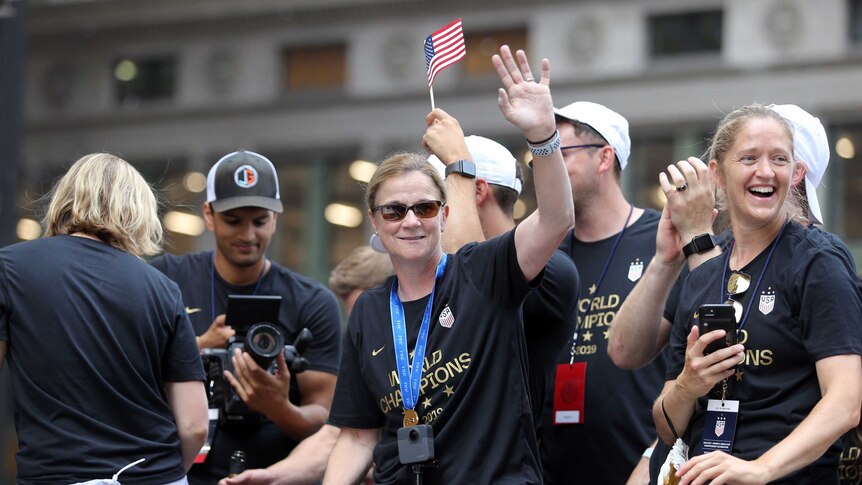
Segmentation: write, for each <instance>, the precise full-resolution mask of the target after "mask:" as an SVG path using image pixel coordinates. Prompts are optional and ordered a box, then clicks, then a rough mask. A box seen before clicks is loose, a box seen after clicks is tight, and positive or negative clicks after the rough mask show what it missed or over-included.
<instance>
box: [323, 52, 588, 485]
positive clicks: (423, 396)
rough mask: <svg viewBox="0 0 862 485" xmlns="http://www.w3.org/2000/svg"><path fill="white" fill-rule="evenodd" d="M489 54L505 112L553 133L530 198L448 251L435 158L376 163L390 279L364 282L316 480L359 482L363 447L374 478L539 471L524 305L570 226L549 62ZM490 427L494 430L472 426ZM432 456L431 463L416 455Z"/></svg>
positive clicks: (538, 135)
mask: <svg viewBox="0 0 862 485" xmlns="http://www.w3.org/2000/svg"><path fill="white" fill-rule="evenodd" d="M493 63H494V65H495V67H496V69H497V72H498V74H499V75H500V79H501V80H502V81H503V87H504V89H501V90H500V91H499V103H500V109H501V110H502V111H503V114H504V116H505V117H506V119H507V120H509V121H510V122H511V123H513V124H514V125H515V126H517V127H518V128H520V129H521V130H522V132H523V134H524V136H525V138H527V139H528V140H547V142H548V143H547V145H548V146H547V147H541V150H539V149H536V150H535V151H534V156H535V160H536V163H535V169H534V173H535V185H536V193H537V202H538V206H539V208H538V209H537V211H536V212H534V213H533V214H532V215H531V216H530V217H528V218H527V219H526V220H525V221H524V222H522V223H521V225H520V226H518V228H517V229H514V230H512V231H509V232H507V233H505V234H502V235H501V236H499V237H496V238H493V239H490V240H488V241H485V242H482V243H478V244H475V243H474V244H468V245H466V246H464V247H463V248H461V249H460V250H459V251H458V252H457V253H455V254H445V253H444V252H443V250H442V248H441V234H442V232H443V230H444V229H445V226H446V217H447V216H448V212H449V207H448V206H447V205H446V190H445V186H444V184H443V180H441V178H440V175H439V174H438V172H437V169H436V168H434V167H433V166H432V165H431V164H429V163H428V162H427V160H426V156H425V155H419V154H410V153H404V154H397V155H394V156H392V157H390V158H388V159H386V160H384V161H383V162H381V164H380V166H379V167H378V168H377V170H376V171H375V173H374V175H373V176H372V177H371V180H370V182H369V184H368V188H367V192H366V203H367V205H368V217H369V218H370V220H371V223H372V225H373V226H374V231H375V233H376V235H377V238H376V239H375V241H376V243H379V245H378V246H379V247H382V248H384V249H385V250H386V251H387V252H388V253H389V257H390V259H391V261H392V265H393V267H394V269H395V278H393V279H390V280H387V284H385V285H382V286H378V287H376V288H372V289H369V290H366V291H365V292H363V293H362V295H361V296H360V297H359V299H358V300H357V301H356V305H355V306H354V308H353V312H352V313H351V314H350V322H349V324H348V328H347V333H346V336H345V339H344V349H343V352H342V362H341V366H340V371H339V378H338V384H337V387H336V393H335V399H334V401H333V405H332V412H331V413H330V422H332V423H333V424H335V425H337V426H340V427H341V428H342V431H341V434H340V436H339V439H338V442H337V444H336V446H335V449H334V450H333V453H332V457H331V458H330V460H329V465H328V469H327V474H326V480H325V483H355V482H357V481H358V480H359V479H360V478H361V477H362V476H364V474H365V472H366V471H367V469H368V467H369V466H370V465H371V461H372V454H373V456H374V458H375V459H374V463H375V469H374V481H375V482H376V483H377V482H379V483H408V482H412V481H413V480H412V479H411V468H412V471H413V473H416V470H417V469H418V470H420V472H419V473H424V474H427V475H429V481H431V482H433V483H501V482H507V483H539V482H541V474H540V472H539V465H538V457H537V452H536V448H537V447H536V442H535V435H534V433H533V430H532V427H533V423H532V420H531V416H530V413H529V412H525V410H527V409H529V406H530V404H529V395H528V391H527V387H526V384H525V382H526V369H525V366H524V362H525V359H526V356H525V354H524V333H523V324H522V321H521V317H520V311H519V308H520V305H521V302H522V301H523V300H524V298H525V297H526V295H527V292H528V291H529V289H530V285H531V284H539V282H540V281H541V276H540V275H541V272H542V269H543V268H544V266H545V264H546V263H547V261H548V259H549V258H550V257H551V255H552V254H553V253H554V251H555V249H556V247H557V246H558V245H559V243H560V241H561V240H562V239H563V237H564V235H565V234H566V232H567V231H568V230H569V229H570V228H571V226H572V223H573V221H574V209H573V206H572V201H571V187H570V186H569V183H568V178H567V177H566V171H565V166H564V165H563V158H562V155H561V154H560V150H559V134H558V133H557V132H556V131H555V122H554V113H553V105H552V102H551V96H550V91H549V89H548V82H549V72H550V66H549V63H548V61H547V60H543V62H542V76H541V80H540V81H538V82H536V81H532V79H534V76H533V75H532V74H531V72H530V69H529V66H528V64H527V61H526V55H525V54H524V53H523V52H521V51H519V52H518V53H517V60H516V59H515V57H514V56H513V55H512V53H511V51H510V50H509V48H508V47H505V46H504V47H503V48H502V49H501V51H500V56H494V58H493ZM527 79H530V80H531V81H527ZM549 134H551V136H550V137H549V136H548V135H549ZM539 211H541V217H539ZM376 243H375V244H376ZM438 323H439V324H438ZM410 362H413V365H411V364H410ZM394 376H398V378H397V379H395V378H394ZM411 436H416V437H419V440H418V441H417V442H415V443H414V441H416V440H415V439H412V438H410V437H411ZM487 436H494V439H493V440H484V441H483V440H474V439H469V437H487ZM465 437H467V438H468V439H465ZM480 443H482V444H480ZM417 445H418V446H417ZM402 448H404V449H403V450H402ZM419 448H421V449H422V453H421V454H417V451H418V449H419ZM428 452H430V456H429V455H428ZM431 459H434V460H435V461H436V463H437V466H436V467H422V465H423V464H426V463H427V462H428V460H431ZM414 463H415V464H417V466H418V468H417V467H411V466H410V464H414Z"/></svg>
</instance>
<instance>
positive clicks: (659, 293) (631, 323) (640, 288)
mask: <svg viewBox="0 0 862 485" xmlns="http://www.w3.org/2000/svg"><path fill="white" fill-rule="evenodd" d="M657 234H658V235H657V236H656V254H655V257H653V259H652V261H650V263H649V265H648V266H647V269H646V271H644V274H643V276H642V277H641V279H640V280H639V281H638V283H637V285H635V287H634V288H633V289H632V292H631V293H629V296H627V297H626V299H625V301H624V302H623V305H622V307H620V309H619V311H618V312H617V315H616V317H614V324H613V325H611V327H610V330H609V332H608V355H610V357H611V360H612V361H613V363H614V364H616V365H617V367H621V368H623V369H637V368H638V367H641V366H643V365H646V364H647V363H648V362H649V361H651V360H652V359H653V358H654V357H655V356H656V355H658V353H659V352H661V349H663V348H664V346H665V345H666V344H667V341H668V338H669V336H670V330H671V322H670V321H669V320H668V319H666V318H664V316H663V310H664V306H665V302H666V301H667V298H668V295H669V294H670V291H671V288H672V287H673V285H674V284H675V283H676V279H677V278H678V277H679V272H680V270H681V269H682V263H683V261H682V253H681V252H680V250H679V249H678V248H679V247H680V246H679V244H678V242H677V240H676V238H675V236H674V229H673V224H672V223H671V219H670V208H669V207H668V206H665V208H664V210H662V213H661V221H659V225H658V233H657Z"/></svg>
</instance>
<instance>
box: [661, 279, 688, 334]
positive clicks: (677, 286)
mask: <svg viewBox="0 0 862 485" xmlns="http://www.w3.org/2000/svg"><path fill="white" fill-rule="evenodd" d="M686 275H688V267H687V266H686V267H684V268H683V270H682V272H681V273H680V275H679V277H677V279H676V282H675V283H674V284H673V287H671V289H670V294H669V295H668V296H667V301H666V302H665V304H664V313H663V316H664V318H665V319H666V320H667V321H669V322H670V324H671V325H673V322H674V320H675V319H676V307H678V306H679V293H680V292H681V291H682V281H683V280H684V279H685V276H686Z"/></svg>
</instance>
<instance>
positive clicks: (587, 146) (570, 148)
mask: <svg viewBox="0 0 862 485" xmlns="http://www.w3.org/2000/svg"><path fill="white" fill-rule="evenodd" d="M606 146H607V145H602V144H601V143H587V144H584V145H568V146H564V147H560V151H561V152H563V151H566V150H574V149H576V148H602V147H606ZM527 165H528V166H529V167H530V168H533V161H532V160H530V161H529V162H527Z"/></svg>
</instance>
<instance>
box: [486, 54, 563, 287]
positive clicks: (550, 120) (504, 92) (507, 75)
mask: <svg viewBox="0 0 862 485" xmlns="http://www.w3.org/2000/svg"><path fill="white" fill-rule="evenodd" d="M516 54H517V61H516V59H515V57H513V56H512V52H511V51H510V50H509V47H508V46H505V45H504V46H503V47H501V48H500V54H499V55H496V54H495V55H494V56H493V57H492V58H491V60H492V62H493V64H494V68H495V69H496V70H497V74H498V75H499V76H500V80H501V81H502V83H503V88H501V89H500V90H499V97H498V98H497V104H498V105H499V106H500V111H501V112H502V113H503V116H504V117H505V118H506V119H507V120H508V121H509V122H510V123H512V124H513V125H515V126H517V127H518V128H520V129H521V130H522V131H523V133H524V137H526V139H527V140H532V141H534V142H539V141H542V140H546V139H549V138H550V137H551V136H552V135H554V136H556V122H555V121H554V107H553V100H552V99H551V90H550V75H551V63H550V62H549V61H548V60H547V59H542V77H541V79H540V80H539V81H534V80H533V75H532V72H531V71H530V65H529V64H528V63H527V55H526V54H525V53H524V51H518V52H517V53H516ZM533 180H534V183H535V186H536V202H537V205H538V207H537V208H536V211H535V212H533V213H532V214H530V216H529V217H527V219H525V220H524V221H523V222H522V223H521V224H520V225H519V226H518V228H517V229H515V248H516V251H517V253H518V264H519V265H520V267H521V271H522V272H523V273H524V276H525V277H526V279H527V280H528V281H529V280H532V279H533V278H535V277H536V276H538V274H539V273H540V272H541V271H542V269H543V268H544V267H545V264H546V263H547V262H548V260H549V259H550V258H551V255H552V254H553V253H554V251H555V250H556V249H557V246H559V244H560V242H562V240H563V238H564V237H565V235H566V233H567V232H568V231H569V229H571V228H572V227H573V226H574V223H575V209H574V205H573V202H572V187H571V185H570V183H569V177H568V174H567V172H566V167H565V165H564V163H563V155H562V152H560V150H559V149H557V150H554V151H553V152H552V153H551V154H549V155H544V156H535V157H534V158H533Z"/></svg>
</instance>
